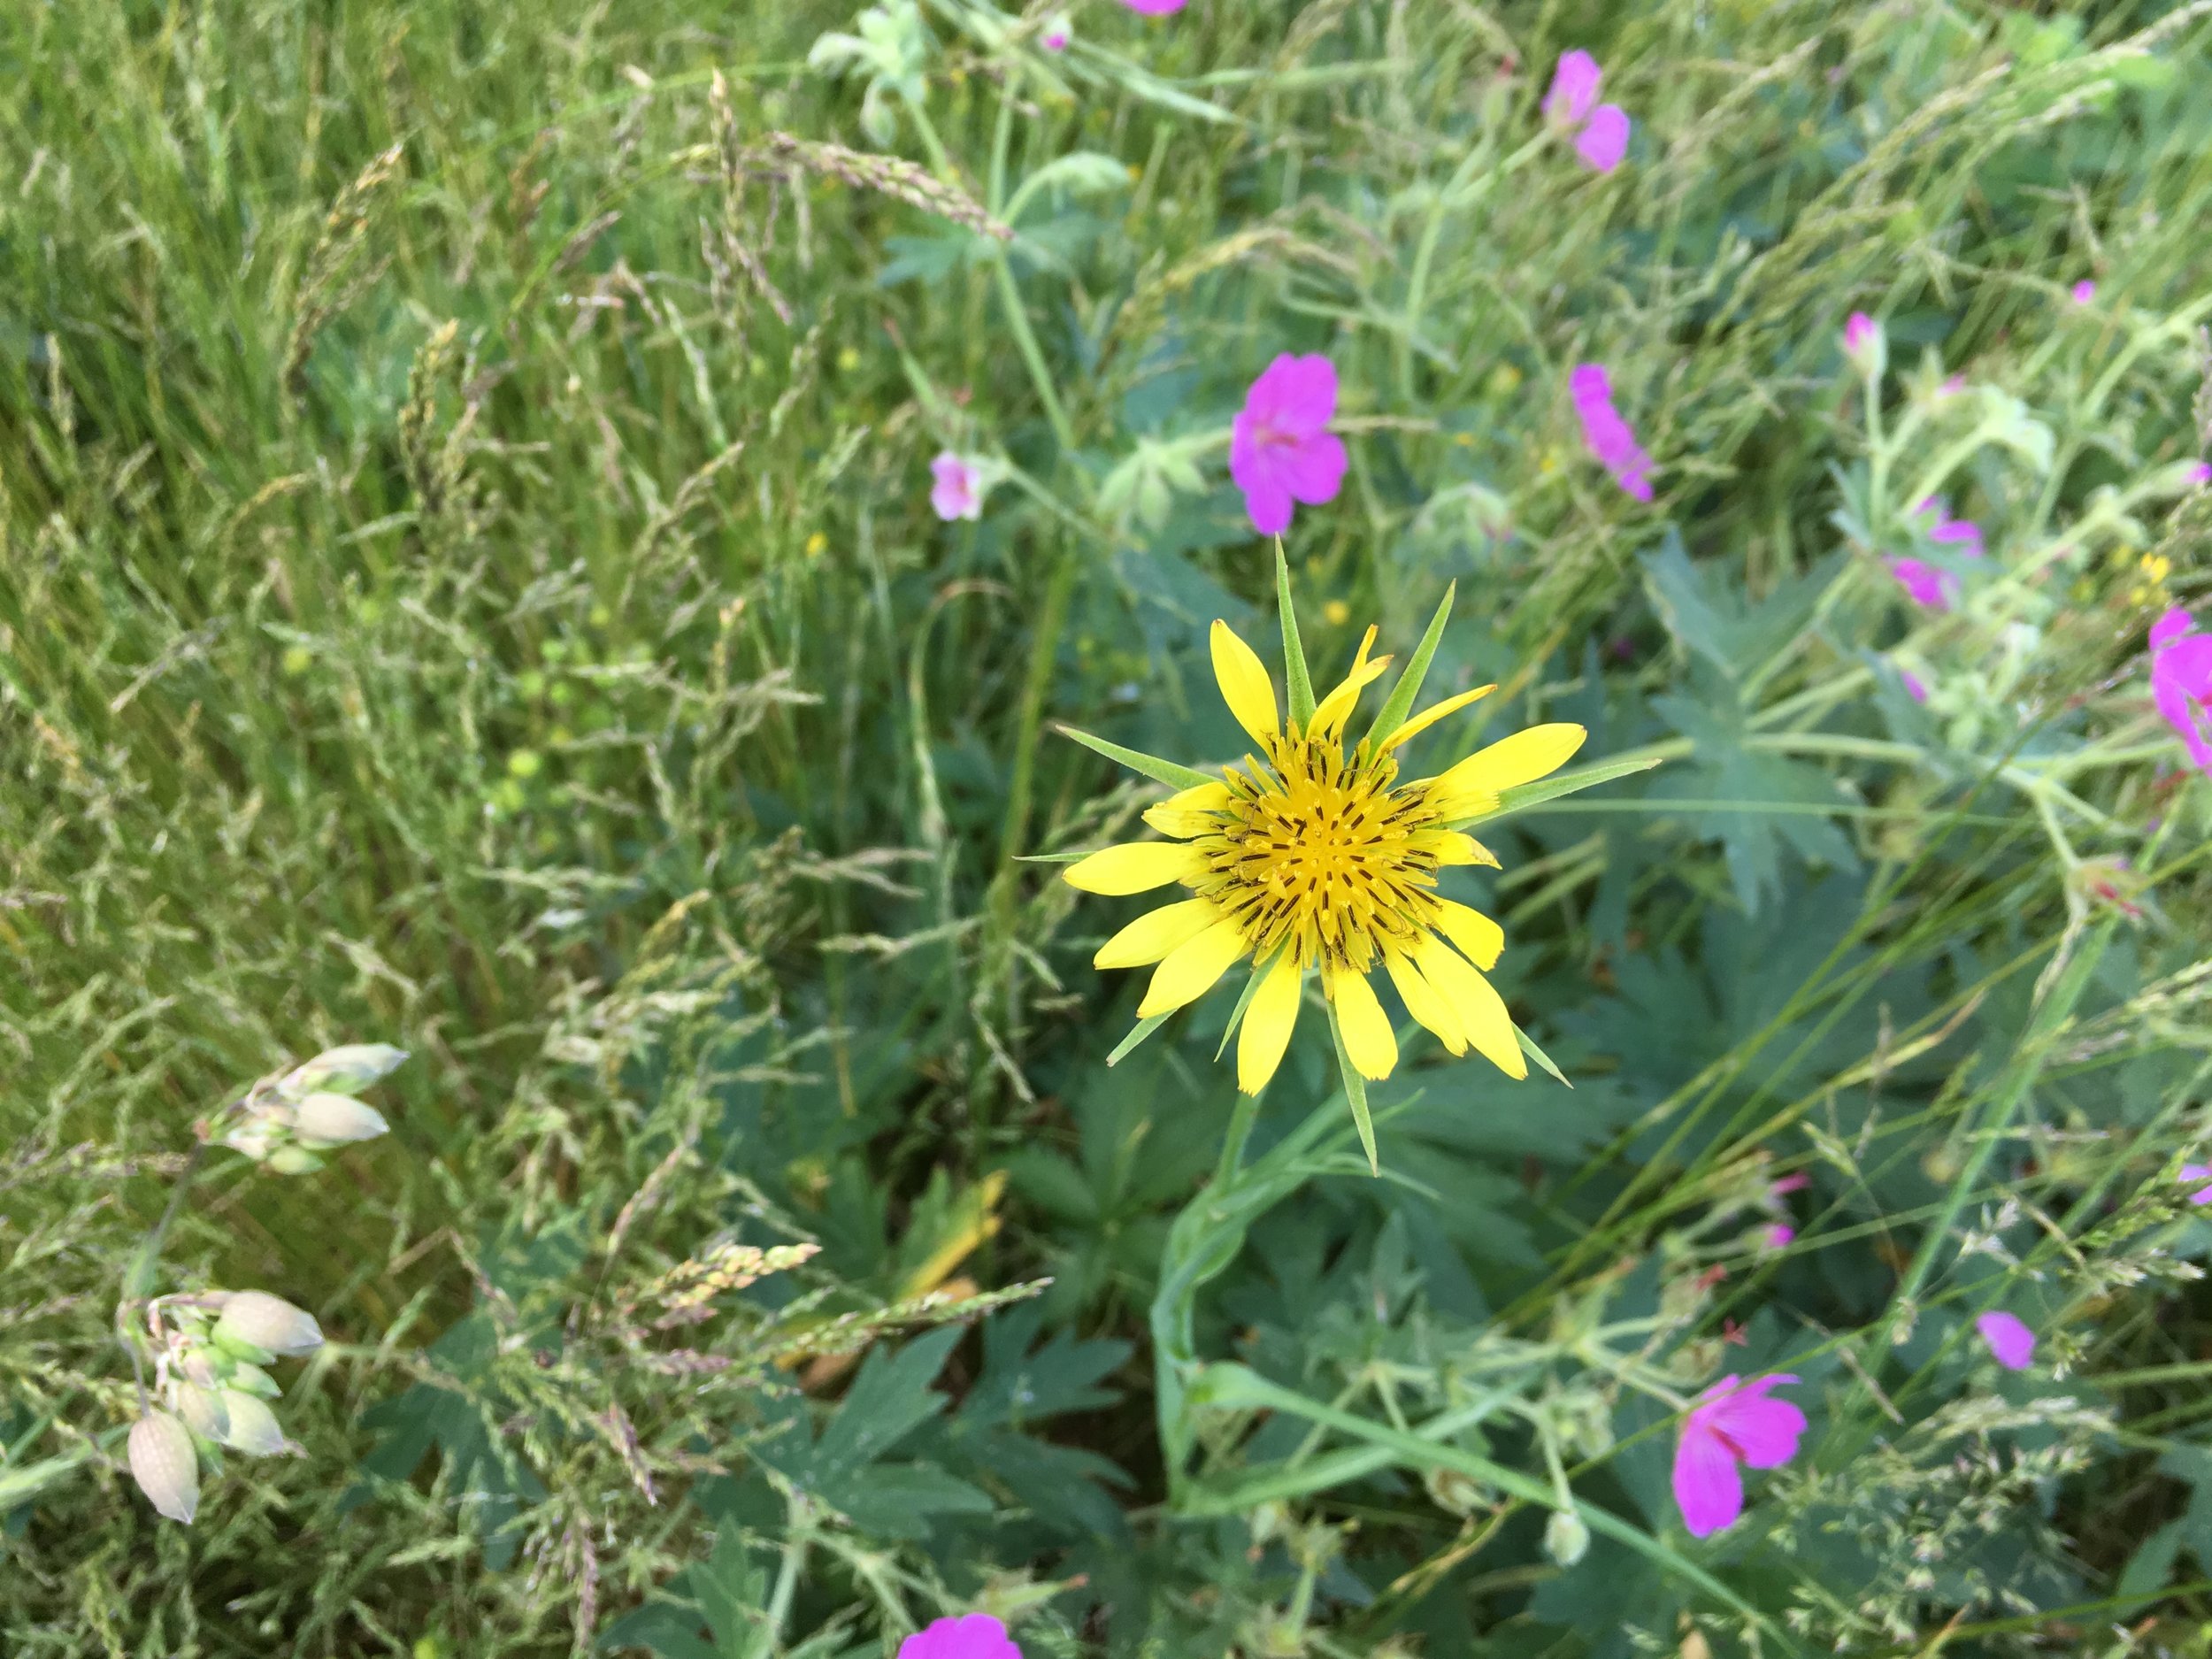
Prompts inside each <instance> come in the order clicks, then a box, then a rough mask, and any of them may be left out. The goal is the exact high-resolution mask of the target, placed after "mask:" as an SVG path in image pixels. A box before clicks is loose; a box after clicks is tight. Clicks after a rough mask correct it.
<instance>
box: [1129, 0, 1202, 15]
mask: <svg viewBox="0 0 2212 1659" xmlns="http://www.w3.org/2000/svg"><path fill="white" fill-rule="evenodd" d="M1121 3H1122V4H1124V5H1125V6H1127V7H1128V8H1129V9H1130V10H1131V11H1132V12H1138V13H1140V14H1141V15H1142V16H1145V17H1148V18H1164V17H1167V16H1169V15H1170V14H1171V13H1173V12H1180V11H1181V10H1182V9H1183V8H1184V7H1185V6H1187V5H1188V4H1190V0H1121Z"/></svg>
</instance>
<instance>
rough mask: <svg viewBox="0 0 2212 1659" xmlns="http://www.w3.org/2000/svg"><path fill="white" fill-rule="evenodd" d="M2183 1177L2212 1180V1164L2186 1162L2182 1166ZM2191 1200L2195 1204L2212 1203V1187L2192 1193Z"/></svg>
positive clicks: (2194, 1179)
mask: <svg viewBox="0 0 2212 1659" xmlns="http://www.w3.org/2000/svg"><path fill="white" fill-rule="evenodd" d="M2181 1179H2183V1180H2185V1181H2212V1165H2207V1164H2183V1165H2182V1166H2181ZM2189 1202H2191V1203H2193V1204H2212V1187H2203V1188H2201V1189H2200V1190H2199V1191H2196V1192H2193V1193H2192V1194H2189Z"/></svg>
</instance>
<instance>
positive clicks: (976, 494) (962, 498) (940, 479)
mask: <svg viewBox="0 0 2212 1659" xmlns="http://www.w3.org/2000/svg"><path fill="white" fill-rule="evenodd" d="M929 471H930V476H931V477H933V478H934V479H935V480H937V481H936V482H935V483H934V484H933V485H932V486H931V487H930V492H929V504H930V505H931V506H932V507H933V508H934V509H935V510H936V512H937V516H938V517H939V518H942V519H943V520H944V521H945V522H946V523H947V524H950V523H951V522H952V521H953V520H954V519H955V518H981V517H982V516H983V490H982V488H981V485H982V482H983V474H982V472H981V470H980V469H979V468H978V467H977V466H975V465H973V464H972V463H971V462H968V461H965V460H963V459H962V458H961V457H958V456H956V455H955V454H954V453H953V452H952V451H951V450H950V449H948V450H946V451H945V452H944V453H943V454H942V455H941V456H939V457H937V458H936V459H935V460H933V461H932V462H931V463H930V464H929Z"/></svg>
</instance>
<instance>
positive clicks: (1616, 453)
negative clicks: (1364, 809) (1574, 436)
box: [1567, 363, 1651, 501]
mask: <svg viewBox="0 0 2212 1659" xmlns="http://www.w3.org/2000/svg"><path fill="white" fill-rule="evenodd" d="M1567 392H1568V396H1571V397H1572V398H1573V399H1574V405H1575V413H1576V414H1577V415H1578V416H1580V417H1581V419H1582V441H1583V442H1585V443H1586V444H1588V445H1589V446H1590V453H1591V454H1592V455H1594V456H1595V457H1597V458H1598V462H1599V464H1600V465H1602V466H1603V467H1604V468H1605V470H1606V471H1607V472H1610V473H1611V474H1612V475H1613V481H1614V482H1615V483H1617V484H1618V485H1619V486H1620V487H1621V488H1623V489H1624V490H1626V491H1627V492H1628V493H1629V494H1630V495H1633V496H1634V497H1635V498H1636V499H1637V500H1638V501H1649V500H1650V499H1651V457H1650V456H1648V455H1647V454H1646V453H1645V452H1644V449H1643V446H1642V445H1640V444H1639V443H1638V442H1636V434H1634V433H1633V432H1632V431H1630V430H1629V426H1628V423H1627V422H1626V421H1625V420H1623V419H1621V417H1620V412H1619V411H1617V410H1616V409H1615V408H1614V407H1613V383H1612V381H1611V380H1609V378H1608V377H1607V375H1606V373H1605V371H1604V370H1603V369H1602V368H1601V367H1599V366H1598V365H1596V364H1594V363H1581V364H1577V365H1575V367H1574V369H1573V371H1572V372H1571V373H1570V374H1569V375H1568V376H1567Z"/></svg>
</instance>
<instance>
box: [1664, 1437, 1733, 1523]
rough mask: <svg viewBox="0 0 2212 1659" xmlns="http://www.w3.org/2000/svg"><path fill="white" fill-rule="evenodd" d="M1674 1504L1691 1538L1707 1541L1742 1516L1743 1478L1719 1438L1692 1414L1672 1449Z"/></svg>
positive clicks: (1729, 1452)
mask: <svg viewBox="0 0 2212 1659" xmlns="http://www.w3.org/2000/svg"><path fill="white" fill-rule="evenodd" d="M1673 1485H1674V1502H1675V1506H1676V1507H1677V1508H1678V1509H1680V1510H1681V1511H1682V1525H1685V1526H1686V1527H1688V1528H1689V1529H1690V1536H1691V1537H1692V1538H1710V1537H1711V1536H1712V1535H1713V1534H1714V1533H1715V1532H1719V1531H1721V1530H1722V1529H1723V1528H1724V1527H1729V1526H1733V1525H1735V1524H1736V1517H1738V1516H1740V1515H1741V1514H1742V1513H1743V1474H1742V1471H1740V1470H1739V1469H1738V1468H1737V1467H1736V1459H1735V1455H1734V1454H1733V1453H1732V1452H1731V1451H1730V1450H1729V1449H1728V1448H1727V1447H1726V1446H1725V1445H1724V1444H1723V1443H1722V1440H1721V1438H1720V1436H1719V1435H1717V1434H1716V1433H1714V1432H1712V1431H1711V1430H1710V1429H1708V1428H1706V1427H1704V1426H1703V1425H1701V1424H1700V1423H1699V1422H1698V1420H1697V1414H1696V1413H1695V1412H1692V1413H1691V1414H1690V1417H1689V1419H1688V1420H1687V1421H1686V1423H1684V1424H1683V1425H1682V1438H1681V1439H1680V1440H1677V1441H1676V1442H1675V1446H1674V1477H1673Z"/></svg>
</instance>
